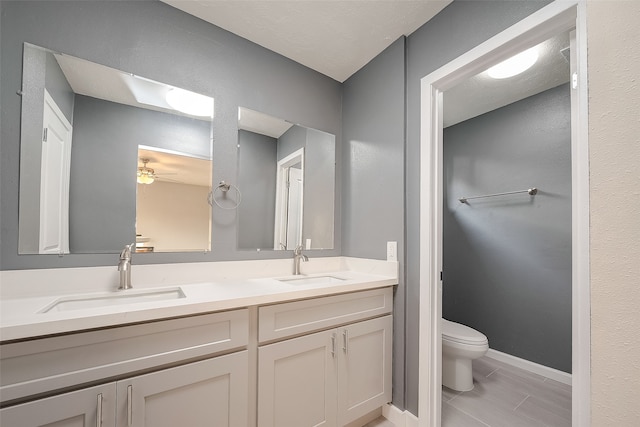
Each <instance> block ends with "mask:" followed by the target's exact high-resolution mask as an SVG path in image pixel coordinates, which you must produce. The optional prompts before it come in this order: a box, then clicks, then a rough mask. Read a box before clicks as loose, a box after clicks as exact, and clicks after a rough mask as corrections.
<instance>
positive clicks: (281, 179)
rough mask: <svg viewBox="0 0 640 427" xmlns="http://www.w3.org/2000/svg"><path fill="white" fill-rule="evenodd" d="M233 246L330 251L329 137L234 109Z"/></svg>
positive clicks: (331, 159)
mask: <svg viewBox="0 0 640 427" xmlns="http://www.w3.org/2000/svg"><path fill="white" fill-rule="evenodd" d="M238 151H239V153H238V185H239V187H240V188H241V190H242V194H243V198H242V204H241V205H240V207H239V208H238V248H239V249H250V250H293V249H295V248H296V247H297V246H303V248H305V249H331V248H333V230H334V226H333V215H334V191H335V136H334V135H331V134H329V133H326V132H321V131H319V130H316V129H310V128H307V127H304V126H300V125H294V124H292V123H290V122H287V121H285V120H282V119H279V118H276V117H273V116H270V115H268V114H264V113H260V112H257V111H253V110H250V109H247V108H243V107H240V108H239V109H238Z"/></svg>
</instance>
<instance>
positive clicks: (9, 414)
mask: <svg viewBox="0 0 640 427" xmlns="http://www.w3.org/2000/svg"><path fill="white" fill-rule="evenodd" d="M247 362H248V357H247V351H246V350H245V351H241V352H238V353H234V354H229V355H225V356H219V357H215V358H212V359H207V360H203V361H200V362H194V363H190V364H187V365H183V366H179V367H175V368H170V369H164V370H160V371H157V372H153V373H150V374H146V375H141V376H136V377H133V378H128V379H125V380H122V381H117V382H112V383H107V384H103V385H100V386H96V387H89V388H86V389H81V390H77V391H74V392H70V393H63V394H59V395H55V396H52V397H48V398H44V399H39V400H35V401H32V402H28V403H24V404H21V405H16V406H11V407H8V408H3V409H1V410H0V423H1V425H2V426H3V427H14V426H15V427H41V426H55V427H120V426H127V427H144V426H154V427H175V426H181V425H184V426H190V427H191V426H193V427H197V426H203V427H204V426H209V425H216V426H228V427H233V426H246V425H247V398H246V397H247V393H248V378H247Z"/></svg>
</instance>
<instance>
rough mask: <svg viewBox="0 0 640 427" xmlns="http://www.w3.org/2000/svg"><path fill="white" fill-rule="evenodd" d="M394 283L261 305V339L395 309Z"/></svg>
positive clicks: (389, 311) (294, 333)
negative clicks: (388, 285) (384, 286)
mask: <svg viewBox="0 0 640 427" xmlns="http://www.w3.org/2000/svg"><path fill="white" fill-rule="evenodd" d="M392 306H393V289H392V288H391V287H387V288H380V289H373V290H370V291H363V292H354V293H349V294H344V295H335V296H330V297H323V298H314V299H309V300H303V301H295V302H290V303H284V304H275V305H269V306H265V307H260V308H259V312H258V313H259V314H258V338H259V341H260V343H263V342H266V341H273V340H277V339H281V338H286V337H289V336H294V335H299V334H303V333H307V332H311V331H316V330H320V329H326V328H331V327H334V326H337V325H341V324H345V323H349V322H354V321H358V320H361V319H367V318H370V317H375V316H380V315H383V314H387V313H391V310H392Z"/></svg>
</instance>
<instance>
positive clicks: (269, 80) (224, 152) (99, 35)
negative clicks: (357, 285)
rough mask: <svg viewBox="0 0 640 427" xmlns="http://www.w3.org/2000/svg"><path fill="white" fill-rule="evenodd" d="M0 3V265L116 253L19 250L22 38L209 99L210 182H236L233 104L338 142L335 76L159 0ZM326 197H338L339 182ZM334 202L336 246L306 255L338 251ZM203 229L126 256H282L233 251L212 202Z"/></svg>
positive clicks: (100, 260) (152, 259) (224, 215)
mask: <svg viewBox="0 0 640 427" xmlns="http://www.w3.org/2000/svg"><path fill="white" fill-rule="evenodd" d="M0 8H1V9H0V15H1V17H0V19H1V22H0V31H1V34H0V43H1V49H0V55H1V57H0V66H1V72H0V93H2V99H1V102H2V115H1V118H0V120H1V121H0V132H1V134H0V136H1V140H2V145H1V150H2V156H1V159H2V160H1V165H0V178H1V179H0V190H1V191H0V201H1V204H0V205H1V207H0V221H1V223H0V226H1V235H0V241H1V248H0V251H1V257H0V263H1V265H0V268H1V269H4V270H11V269H25V268H54V267H80V266H98V265H114V266H115V265H116V264H117V262H118V253H111V254H86V255H73V254H72V255H68V256H67V255H65V256H63V257H58V256H56V255H18V203H19V175H20V170H19V166H18V163H19V159H20V109H21V102H20V97H18V96H17V95H15V93H16V91H17V90H19V89H20V87H21V82H22V49H23V43H24V42H29V43H33V44H35V45H38V46H42V47H45V48H48V49H51V50H54V51H60V52H64V53H67V54H69V55H72V56H76V57H79V58H84V59H87V60H89V61H93V62H96V63H99V64H103V65H106V66H109V67H113V68H116V69H120V70H123V71H127V72H131V73H134V74H136V75H139V76H143V77H146V78H149V79H152V80H156V81H160V82H163V83H167V84H171V85H174V86H178V87H182V88H185V89H188V90H191V91H194V92H198V93H202V94H204V95H208V96H212V97H213V98H214V99H215V118H214V131H213V137H214V149H213V157H214V170H213V182H216V183H217V182H220V181H222V180H226V181H228V182H231V183H237V182H238V181H237V180H238V177H237V164H238V162H237V155H238V154H237V138H238V129H237V115H238V106H239V105H242V106H245V107H247V108H251V109H253V110H256V111H263V112H265V113H268V114H270V115H273V116H275V117H282V118H285V119H287V120H288V121H291V122H293V123H300V124H302V125H304V126H307V127H311V128H315V129H319V130H322V131H325V132H329V133H332V134H334V135H336V143H337V146H338V147H340V146H341V132H342V128H341V123H342V88H341V85H340V83H338V82H337V81H335V80H333V79H331V78H329V77H327V76H324V75H322V74H320V73H317V72H315V71H313V70H310V69H308V68H306V67H304V66H302V65H300V64H297V63H295V62H293V61H291V60H289V59H286V58H284V57H282V56H280V55H278V54H276V53H274V52H271V51H269V50H267V49H264V48H263V47H260V46H258V45H256V44H254V43H251V42H249V41H247V40H245V39H242V38H240V37H238V36H235V35H233V34H231V33H229V32H227V31H225V30H223V29H221V28H218V27H216V26H213V25H211V24H209V23H207V22H205V21H202V20H200V19H197V18H195V17H193V16H190V15H188V14H186V13H184V12H181V11H179V10H177V9H175V8H173V7H171V6H168V5H167V4H164V3H162V2H159V1H155V0H144V1H90V0H87V1H80V2H79V1H2V2H0ZM338 162H340V159H339V158H338ZM340 173H341V169H340V168H338V169H337V174H338V175H340ZM337 179H338V182H339V179H340V177H339V176H338V177H337ZM335 197H336V199H339V198H340V188H339V186H338V188H337V191H336V196H335ZM335 206H336V208H335V222H336V227H335V229H334V230H335V231H334V234H335V236H334V240H335V242H336V244H335V248H334V249H333V250H324V251H310V253H309V254H308V255H309V256H311V257H315V256H335V255H338V254H340V246H339V245H340V239H339V235H338V231H339V230H341V227H340V223H341V222H340V221H341V218H340V211H339V206H340V204H339V203H336V204H335ZM212 228H213V231H212V250H211V252H207V253H173V254H159V253H157V254H136V255H135V256H134V261H133V262H134V264H146V263H169V262H198V261H218V260H236V259H267V258H288V257H290V256H291V253H290V252H286V251H284V252H283V251H269V252H267V251H262V252H260V253H256V252H248V251H239V250H238V249H237V235H238V230H237V223H236V212H234V211H223V210H220V209H217V208H214V209H213V222H212Z"/></svg>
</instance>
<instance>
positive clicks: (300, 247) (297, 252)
mask: <svg viewBox="0 0 640 427" xmlns="http://www.w3.org/2000/svg"><path fill="white" fill-rule="evenodd" d="M293 254H294V255H302V245H299V246H296V248H295V249H294V250H293Z"/></svg>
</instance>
